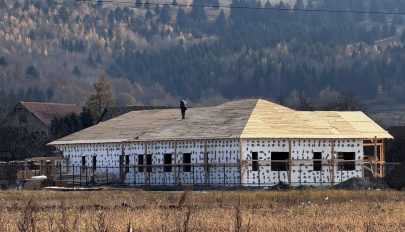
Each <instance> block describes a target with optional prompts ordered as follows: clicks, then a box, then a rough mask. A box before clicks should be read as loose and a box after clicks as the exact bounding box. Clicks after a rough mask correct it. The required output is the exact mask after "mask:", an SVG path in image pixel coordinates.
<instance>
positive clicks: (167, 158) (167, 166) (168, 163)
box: [163, 154, 172, 172]
mask: <svg viewBox="0 0 405 232" xmlns="http://www.w3.org/2000/svg"><path fill="white" fill-rule="evenodd" d="M163 164H164V166H163V171H164V172H171V171H172V154H164V156H163Z"/></svg>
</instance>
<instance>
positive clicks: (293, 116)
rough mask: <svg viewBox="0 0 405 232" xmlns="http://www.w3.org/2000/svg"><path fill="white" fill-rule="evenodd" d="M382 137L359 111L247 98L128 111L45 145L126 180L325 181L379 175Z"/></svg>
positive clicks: (386, 136) (72, 162) (75, 163)
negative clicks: (313, 109)
mask: <svg viewBox="0 0 405 232" xmlns="http://www.w3.org/2000/svg"><path fill="white" fill-rule="evenodd" d="M390 138H392V136H391V135H389V134H388V133H387V132H386V131H385V130H383V129H382V128H381V127H380V126H378V125H377V124H376V123H375V122H373V121H372V120H371V119H370V118H368V117H367V116H366V115H365V114H363V113H362V112H331V111H323V112H321V111H318V112H302V111H295V110H292V109H289V108H286V107H283V106H280V105H277V104H274V103H272V102H269V101H265V100H257V99H253V100H238V101H232V102H228V103H225V104H222V105H219V106H216V107H202V108H192V109H189V110H188V111H187V114H186V119H184V120H182V119H181V115H180V111H179V110H178V109H160V110H150V111H133V112H129V113H126V114H123V115H121V116H119V117H116V118H113V119H111V120H108V121H105V122H102V123H99V124H97V125H95V126H93V127H90V128H88V129H85V130H83V131H80V132H78V133H75V134H72V135H69V136H67V137H64V138H62V139H59V140H56V141H54V142H52V143H50V145H53V146H55V147H56V148H57V149H59V150H60V151H62V152H63V155H64V157H66V158H67V159H68V163H69V165H70V166H76V167H81V168H77V169H75V172H80V171H82V170H83V167H89V168H91V169H92V170H94V172H95V173H96V174H97V173H105V172H108V174H109V175H110V176H114V177H115V178H116V179H119V180H121V181H123V182H124V183H127V184H135V185H137V184H140V185H143V184H148V185H186V184H195V185H202V184H208V185H258V184H260V185H272V184H276V183H278V182H279V181H283V182H286V183H291V184H292V185H301V184H311V185H322V184H323V185H328V184H334V183H337V182H341V181H344V180H346V179H348V178H351V177H362V176H363V175H365V173H366V172H369V171H370V173H372V174H374V175H380V176H382V175H384V173H383V172H384V170H383V168H382V164H383V162H384V149H383V145H384V139H390ZM365 146H372V148H374V149H373V152H372V153H373V154H364V152H363V148H364V147H365ZM108 167H109V168H108ZM113 167H118V168H113ZM70 171H71V172H72V171H73V170H72V168H70Z"/></svg>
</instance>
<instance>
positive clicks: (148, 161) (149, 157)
mask: <svg viewBox="0 0 405 232" xmlns="http://www.w3.org/2000/svg"><path fill="white" fill-rule="evenodd" d="M146 171H147V172H152V154H147V155H146Z"/></svg>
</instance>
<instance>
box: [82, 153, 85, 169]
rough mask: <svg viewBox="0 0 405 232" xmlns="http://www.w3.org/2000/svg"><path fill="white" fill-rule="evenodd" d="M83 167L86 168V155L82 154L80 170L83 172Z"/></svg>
mask: <svg viewBox="0 0 405 232" xmlns="http://www.w3.org/2000/svg"><path fill="white" fill-rule="evenodd" d="M85 168H86V156H82V172H84V169H85Z"/></svg>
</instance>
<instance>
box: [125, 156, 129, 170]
mask: <svg viewBox="0 0 405 232" xmlns="http://www.w3.org/2000/svg"><path fill="white" fill-rule="evenodd" d="M125 173H129V155H125Z"/></svg>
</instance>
